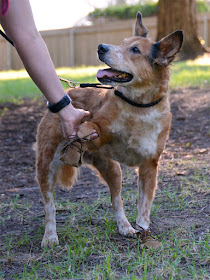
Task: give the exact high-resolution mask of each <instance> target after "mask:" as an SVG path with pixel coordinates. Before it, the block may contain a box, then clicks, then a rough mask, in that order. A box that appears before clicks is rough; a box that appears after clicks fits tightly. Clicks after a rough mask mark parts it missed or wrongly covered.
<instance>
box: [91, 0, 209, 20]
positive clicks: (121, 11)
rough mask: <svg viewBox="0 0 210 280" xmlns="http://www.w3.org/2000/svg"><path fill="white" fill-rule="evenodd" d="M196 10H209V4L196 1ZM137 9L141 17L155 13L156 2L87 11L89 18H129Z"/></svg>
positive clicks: (156, 8)
mask: <svg viewBox="0 0 210 280" xmlns="http://www.w3.org/2000/svg"><path fill="white" fill-rule="evenodd" d="M197 7H198V12H208V11H210V5H209V4H208V3H207V2H206V1H197ZM137 11H141V13H142V15H143V17H149V16H154V15H157V12H158V3H157V2H154V1H152V0H151V1H147V2H143V1H139V3H138V4H135V5H111V6H108V7H107V8H105V9H99V8H96V9H95V10H94V11H93V12H91V13H89V15H88V17H89V18H90V20H93V19H95V18H99V17H109V18H116V19H131V18H135V17H136V13H137Z"/></svg>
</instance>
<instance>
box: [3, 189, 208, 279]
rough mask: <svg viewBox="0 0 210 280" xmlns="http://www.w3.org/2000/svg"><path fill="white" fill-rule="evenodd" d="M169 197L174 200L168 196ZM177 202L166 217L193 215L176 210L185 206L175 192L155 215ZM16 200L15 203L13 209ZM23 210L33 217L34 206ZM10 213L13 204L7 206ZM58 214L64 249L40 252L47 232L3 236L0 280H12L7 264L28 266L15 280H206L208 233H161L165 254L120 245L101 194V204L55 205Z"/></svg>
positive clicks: (131, 198)
mask: <svg viewBox="0 0 210 280" xmlns="http://www.w3.org/2000/svg"><path fill="white" fill-rule="evenodd" d="M130 191H131V192H126V191H125V192H124V191H123V197H124V204H125V208H126V213H127V215H128V217H129V216H132V217H133V207H134V205H135V201H136V198H137V197H136V195H133V193H132V190H130ZM169 193H170V197H169V196H168V195H167V194H169ZM174 197H176V201H175V202H174V205H172V208H174V209H172V210H170V212H168V214H169V213H170V214H171V211H177V210H178V211H182V212H183V213H185V212H186V211H189V210H190V209H193V207H194V206H193V205H183V206H182V208H181V209H177V206H176V205H180V204H181V203H182V197H181V196H180V195H177V190H176V189H172V188H171V189H166V190H165V191H164V192H163V193H162V192H161V195H160V193H157V196H156V199H155V203H154V205H153V208H152V212H154V211H156V208H159V209H160V208H161V206H162V204H163V201H164V208H168V209H170V205H171V201H172V200H173V198H174ZM17 200H18V198H16V199H15V200H14V203H15V204H17ZM25 205H27V207H26V206H25V209H24V211H25V212H26V211H30V206H28V204H27V203H25ZM5 207H6V203H5V205H4V208H5ZM10 207H11V202H8V208H10ZM14 208H16V206H15V207H14ZM56 209H57V212H62V215H58V213H57V216H64V217H65V222H63V221H62V223H59V217H58V220H57V221H58V235H59V239H60V243H61V245H60V246H57V247H54V248H52V249H47V248H45V249H44V250H39V251H37V248H36V247H37V246H39V245H40V243H41V238H42V235H43V231H44V227H42V228H41V230H36V232H35V236H36V239H35V238H34V234H30V233H26V232H21V234H17V235H14V236H9V235H6V236H4V237H3V238H2V239H1V242H2V246H1V251H2V252H4V255H3V256H1V258H0V261H1V262H2V263H3V265H2V266H1V267H0V279H11V278H9V276H8V275H7V276H6V275H4V263H7V262H11V264H13V265H14V264H15V263H17V264H18V263H23V264H24V265H23V270H22V273H19V274H13V277H14V278H12V279H87V280H93V279H94V280H95V279H96V280H102V279H103V280H105V279H107V280H108V279H113V280H114V279H122V280H130V279H133V280H137V279H138V280H139V279H142V280H144V279H145V280H146V279H153V280H162V279H177V280H179V279H208V271H207V267H208V263H209V258H208V256H209V254H210V250H209V246H208V243H209V234H208V232H207V231H205V232H203V234H200V235H199V236H198V235H196V234H195V233H194V232H195V229H196V225H194V224H191V225H190V224H189V225H188V226H184V225H183V224H181V223H180V224H178V223H177V225H176V226H175V225H172V226H171V227H170V230H168V229H165V230H163V229H162V231H163V232H162V234H161V236H159V237H158V238H159V240H161V241H162V248H160V249H158V250H151V249H145V248H141V246H140V244H139V243H138V241H137V240H135V239H129V238H121V239H119V236H118V234H117V229H116V223H115V221H114V218H113V213H112V210H111V204H110V197H109V196H104V195H100V194H99V197H98V199H96V200H95V201H94V202H93V203H91V204H86V203H78V202H77V203H74V202H68V201H60V200H57V199H56ZM168 214H167V215H168ZM194 214H195V210H194ZM153 215H154V213H152V216H153ZM159 215H160V216H161V213H159ZM179 215H180V216H181V212H179ZM163 218H164V216H162V217H161V219H163ZM154 219H155V220H156V219H157V217H154ZM172 220H174V219H173V218H172V219H171V221H172ZM131 221H132V219H131ZM133 221H134V220H133ZM157 222H158V221H157ZM158 223H159V222H158ZM159 226H161V225H160V224H159ZM163 228H164V227H163ZM24 230H25V229H24V228H23V231H24ZM17 247H18V251H21V252H23V255H24V258H21V260H19V259H18V256H17V255H16V254H15V251H16V249H17ZM26 247H27V250H26ZM3 260H4V261H3Z"/></svg>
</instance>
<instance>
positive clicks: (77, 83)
mask: <svg viewBox="0 0 210 280" xmlns="http://www.w3.org/2000/svg"><path fill="white" fill-rule="evenodd" d="M58 78H59V79H60V81H62V82H65V83H67V85H68V86H69V87H70V88H79V84H80V83H79V82H73V81H72V80H70V79H69V80H67V79H64V78H61V77H59V76H58Z"/></svg>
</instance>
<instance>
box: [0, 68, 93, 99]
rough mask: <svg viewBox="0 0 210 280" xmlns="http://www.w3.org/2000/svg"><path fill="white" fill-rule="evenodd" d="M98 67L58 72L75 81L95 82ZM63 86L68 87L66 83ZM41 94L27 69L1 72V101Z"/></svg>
mask: <svg viewBox="0 0 210 280" xmlns="http://www.w3.org/2000/svg"><path fill="white" fill-rule="evenodd" d="M97 69H98V67H77V68H59V69H57V74H58V76H60V77H63V78H66V79H71V80H73V81H74V82H80V83H86V82H89V83H93V82H96V78H95V76H96V72H97ZM49 83H50V81H49ZM63 86H64V88H67V87H68V86H67V84H66V83H63ZM41 96H42V94H41V92H40V90H39V89H38V88H37V86H36V85H35V84H34V82H33V81H32V80H31V78H30V77H29V76H28V74H27V73H26V71H25V70H19V71H13V70H12V71H2V72H0V102H7V101H9V102H19V101H20V100H22V99H23V98H31V99H37V98H40V97H41Z"/></svg>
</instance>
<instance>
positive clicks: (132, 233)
mask: <svg viewBox="0 0 210 280" xmlns="http://www.w3.org/2000/svg"><path fill="white" fill-rule="evenodd" d="M119 233H120V234H121V235H123V236H125V237H136V230H135V229H134V228H133V227H132V226H131V225H129V226H127V227H120V228H119Z"/></svg>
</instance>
